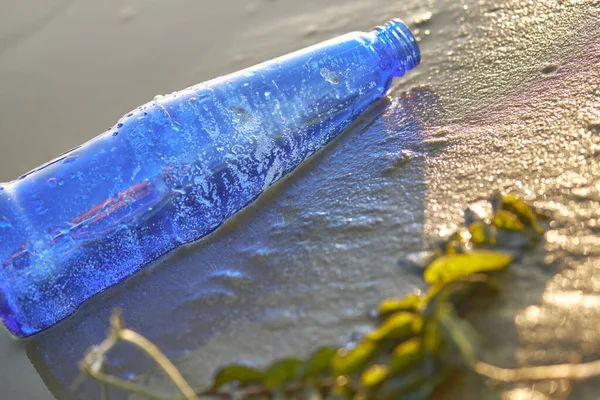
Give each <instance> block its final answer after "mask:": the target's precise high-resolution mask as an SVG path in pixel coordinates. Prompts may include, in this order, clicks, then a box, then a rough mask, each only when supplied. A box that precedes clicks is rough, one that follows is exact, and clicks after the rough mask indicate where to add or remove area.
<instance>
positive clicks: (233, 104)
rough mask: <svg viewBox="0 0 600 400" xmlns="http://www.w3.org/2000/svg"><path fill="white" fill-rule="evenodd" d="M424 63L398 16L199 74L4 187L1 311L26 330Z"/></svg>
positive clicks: (158, 249)
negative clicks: (232, 69) (246, 64)
mask: <svg viewBox="0 0 600 400" xmlns="http://www.w3.org/2000/svg"><path fill="white" fill-rule="evenodd" d="M419 61H420V53H419V49H418V46H417V43H416V41H415V38H414V37H413V35H412V34H411V33H410V31H409V29H408V28H407V27H406V26H405V25H404V24H403V23H402V22H401V21H399V20H393V21H390V22H388V23H387V24H386V25H385V26H383V27H380V28H377V29H376V30H374V31H372V32H369V33H363V32H354V33H349V34H347V35H344V36H340V37H338V38H335V39H332V40H329V41H326V42H323V43H321V44H317V45H315V46H311V47H309V48H306V49H303V50H300V51H297V52H294V53H291V54H288V55H286V56H283V57H280V58H277V59H274V60H272V61H267V62H265V63H263V64H259V65H257V66H254V67H251V68H248V69H245V70H242V71H239V72H236V73H233V74H230V75H227V76H223V77H220V78H217V79H214V80H212V81H208V82H205V83H201V84H198V85H196V86H192V87H190V88H187V89H184V90H182V91H180V92H176V93H173V94H171V95H168V96H158V97H157V98H156V99H155V100H154V101H152V102H150V103H147V104H145V105H143V106H141V107H138V108H137V109H135V110H134V111H132V112H131V113H129V114H127V115H126V116H124V117H123V118H122V119H121V120H119V121H118V123H117V124H116V125H115V126H114V127H113V128H111V129H110V130H109V131H107V132H105V133H103V134H101V135H100V136H98V137H96V138H95V139H93V140H91V141H89V142H87V143H86V144H84V145H82V146H80V147H78V148H76V149H73V150H71V151H70V152H68V153H66V154H64V155H63V156H61V157H59V158H57V159H56V160H53V161H51V162H49V163H48V164H46V165H44V166H42V167H39V168H37V169H35V170H33V171H31V172H29V173H27V174H25V175H23V176H21V177H20V178H19V179H18V180H16V181H13V182H10V183H6V184H2V185H1V186H0V187H1V189H0V316H1V317H2V319H3V321H4V323H5V324H6V326H7V327H8V329H9V330H10V331H11V332H12V333H13V334H15V335H16V336H19V337H25V336H28V335H31V334H34V333H36V332H39V331H41V330H43V329H46V328H48V327H50V326H51V325H53V324H55V323H56V322H58V321H60V320H61V319H63V318H65V317H67V316H68V315H70V314H71V313H73V312H74V311H75V310H76V309H77V307H79V305H81V303H83V302H84V301H85V300H87V299H89V298H90V297H92V296H93V295H95V294H97V293H99V292H101V291H103V290H105V289H107V288H109V287H111V286H112V285H114V284H116V283H118V282H119V281H121V280H123V279H124V278H126V277H127V276H129V275H131V274H133V273H134V272H136V271H138V270H139V269H141V268H143V267H144V266H146V265H148V264H149V263H150V262H152V261H154V260H156V259H157V258H159V257H160V256H162V255H164V254H165V253H167V252H169V251H171V250H173V249H175V248H177V247H179V246H181V245H183V244H186V243H190V242H193V241H195V240H198V239H200V238H202V237H203V236H205V235H206V234H208V233H210V232H212V231H213V230H215V229H216V228H218V227H219V226H220V225H221V224H222V223H223V222H224V221H225V220H226V219H227V218H229V217H230V216H232V215H233V214H235V213H236V212H238V211H239V210H240V209H242V208H244V207H245V206H246V205H248V204H249V203H250V202H252V201H253V200H255V199H256V198H257V197H258V196H259V195H260V194H261V193H262V192H263V191H264V190H265V189H266V188H268V187H269V186H270V185H272V184H273V183H274V182H276V181H277V180H279V179H280V178H281V177H283V176H285V175H286V174H287V173H289V172H290V171H292V170H293V169H294V168H296V167H297V166H298V165H299V164H300V163H301V162H302V161H304V160H305V159H306V158H308V157H309V156H310V155H312V154H313V153H315V152H316V151H317V150H319V149H321V148H322V147H323V146H324V145H325V144H326V143H327V142H329V141H330V140H331V139H333V138H334V137H335V136H336V135H338V134H339V133H340V132H342V131H343V130H344V129H345V128H346V127H348V125H350V123H352V121H354V120H355V119H356V118H357V117H358V116H359V115H360V114H361V113H362V112H364V111H365V110H366V109H367V108H368V107H369V106H371V105H372V104H373V103H374V102H376V101H377V100H378V99H380V98H381V97H383V96H385V94H386V93H387V91H388V90H389V88H390V85H391V82H392V79H393V78H394V77H397V76H401V75H403V74H404V73H405V72H406V71H408V70H410V69H412V68H414V67H415V66H417V64H418V63H419Z"/></svg>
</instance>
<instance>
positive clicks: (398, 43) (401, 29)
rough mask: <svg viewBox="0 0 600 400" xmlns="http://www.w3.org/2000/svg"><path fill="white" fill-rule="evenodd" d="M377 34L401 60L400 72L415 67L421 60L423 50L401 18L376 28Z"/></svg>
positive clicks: (402, 72) (397, 58)
mask: <svg viewBox="0 0 600 400" xmlns="http://www.w3.org/2000/svg"><path fill="white" fill-rule="evenodd" d="M375 35H376V36H377V37H378V38H380V39H381V40H382V41H383V42H384V43H385V44H386V46H387V47H388V49H390V50H391V51H392V56H393V57H394V58H395V59H396V60H398V61H399V66H398V69H399V71H398V72H399V74H400V75H404V72H406V71H408V70H410V69H413V68H414V67H416V66H417V65H419V63H420V62H421V51H420V50H419V45H418V44H417V40H416V39H415V37H414V35H413V34H412V32H411V31H410V29H408V27H407V26H406V24H405V23H404V22H402V20H400V19H393V20H391V21H389V22H387V23H386V24H385V25H383V26H379V27H377V28H375Z"/></svg>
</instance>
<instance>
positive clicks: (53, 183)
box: [46, 178, 57, 188]
mask: <svg viewBox="0 0 600 400" xmlns="http://www.w3.org/2000/svg"><path fill="white" fill-rule="evenodd" d="M46 184H47V185H48V186H49V187H51V188H53V187H56V185H57V182H56V178H50V179H48V181H47V182H46Z"/></svg>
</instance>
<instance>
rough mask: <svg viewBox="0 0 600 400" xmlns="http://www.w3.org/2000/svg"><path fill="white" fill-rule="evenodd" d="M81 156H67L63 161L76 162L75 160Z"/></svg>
mask: <svg viewBox="0 0 600 400" xmlns="http://www.w3.org/2000/svg"><path fill="white" fill-rule="evenodd" d="M78 158H79V157H77V156H68V157H67V158H65V160H64V161H63V164H71V163H74V162H75V161H77V159H78Z"/></svg>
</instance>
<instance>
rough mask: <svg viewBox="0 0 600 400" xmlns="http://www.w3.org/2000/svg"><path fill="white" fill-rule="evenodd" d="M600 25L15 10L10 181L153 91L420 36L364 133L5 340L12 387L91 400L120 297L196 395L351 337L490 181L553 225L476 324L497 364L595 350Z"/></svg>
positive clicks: (277, 11) (278, 3)
mask: <svg viewBox="0 0 600 400" xmlns="http://www.w3.org/2000/svg"><path fill="white" fill-rule="evenodd" d="M32 5H33V6H32ZM426 12H431V17H430V18H428V15H427V14H426ZM598 15H600V10H599V9H598V6H597V5H595V4H594V2H593V1H589V2H563V3H561V5H560V6H559V5H556V4H538V2H526V1H502V2H491V3H485V2H484V3H481V4H480V3H479V2H475V1H465V2H462V3H460V4H454V3H452V2H446V1H432V2H421V1H408V2H389V1H383V0H375V1H371V2H362V1H335V2H329V3H328V5H327V6H326V7H324V6H323V5H322V2H319V1H316V0H312V1H305V2H293V1H288V0H262V1H254V2H242V1H229V2H220V3H219V2H214V3H211V4H210V6H207V5H204V3H203V2H197V1H192V0H177V1H169V2H164V1H157V0H138V1H128V2H122V1H115V0H109V1H104V2H91V1H77V0H70V1H57V0H54V1H49V0H46V1H41V0H36V1H35V2H29V5H28V6H25V5H22V4H20V3H15V4H13V3H10V5H8V4H7V5H5V9H4V10H3V12H2V14H1V15H0V87H2V88H3V90H4V96H2V97H0V132H1V134H0V135H1V136H0V155H1V157H0V163H2V164H1V166H2V168H1V169H0V179H2V180H9V179H13V178H15V177H17V176H18V175H20V174H22V173H24V172H26V171H27V170H29V169H31V168H33V167H35V166H37V165H39V164H41V163H43V162H45V161H47V160H49V159H51V158H53V157H55V156H57V155H59V154H60V153H62V152H64V151H65V150H68V149H69V148H71V147H73V146H75V145H78V144H80V143H82V142H84V141H85V140H88V139H90V138H92V137H94V136H95V135H96V134H98V133H100V132H102V131H103V130H104V129H106V127H108V126H110V125H112V124H113V123H114V122H115V121H116V120H117V119H118V118H119V117H120V116H121V115H123V114H125V113H127V112H128V111H129V110H130V109H132V108H134V107H135V106H137V105H139V104H141V103H144V102H146V101H148V100H149V99H152V98H153V97H154V96H155V95H157V94H164V93H170V92H172V91H174V90H179V89H181V88H183V87H186V86H189V85H191V84H193V83H197V82H200V81H203V80H206V79H209V78H212V77H215V76H218V75H221V74H225V73H227V72H231V71H234V70H237V69H240V68H243V67H246V66H249V65H252V64H255V63H257V62H260V61H262V60H266V59H269V58H272V57H275V56H277V55H280V54H285V53H287V52H289V51H292V50H295V49H298V48H301V47H304V46H306V45H309V44H312V43H315V42H318V41H320V40H324V39H327V38H329V37H332V36H335V35H337V34H341V33H344V32H347V31H351V30H368V29H370V28H371V27H372V26H374V25H376V24H380V23H383V22H385V21H386V20H388V19H390V18H394V17H400V18H403V19H405V20H406V21H407V22H409V23H410V25H411V27H412V28H413V29H415V30H416V32H418V36H419V38H420V45H421V49H422V60H423V61H422V65H421V66H420V67H419V68H418V69H417V70H415V71H414V72H411V73H410V74H409V75H407V76H406V77H404V78H402V79H400V80H399V81H398V82H397V83H396V85H395V86H394V88H393V90H392V91H391V93H390V99H389V100H388V101H387V102H384V103H382V104H381V105H380V108H379V109H378V110H376V111H375V112H374V113H373V114H372V115H371V116H370V118H368V119H367V120H366V121H365V122H364V123H363V125H360V126H357V127H355V128H354V129H352V130H350V131H349V132H346V133H345V134H344V135H343V136H342V137H340V138H339V139H338V140H336V141H334V142H333V143H332V144H331V145H330V146H328V148H327V149H325V151H323V152H321V153H319V154H318V155H317V156H315V157H314V158H313V159H311V160H310V161H309V162H307V163H305V164H303V165H302V166H301V167H300V168H299V170H298V171H296V172H295V173H294V174H292V175H291V176H290V177H289V178H287V179H284V180H283V181H282V182H280V183H279V184H277V185H276V187H274V188H273V189H272V190H270V191H269V192H268V193H266V194H265V195H264V196H262V197H261V198H260V199H259V200H258V201H257V202H256V203H255V204H253V205H252V206H251V207H249V208H248V209H247V210H245V211H243V212H242V213H240V215H238V216H236V217H235V218H233V219H232V220H231V221H229V222H228V223H227V224H225V226H224V227H223V228H222V229H219V230H218V231H217V232H215V233H214V234H213V235H211V236H209V237H208V238H206V239H205V240H202V241H200V242H199V243H197V244H194V245H192V246H189V247H187V248H185V249H182V250H181V251H178V252H175V253H173V254H171V255H170V256H168V257H166V258H165V259H164V260H162V262H159V263H157V264H156V265H155V266H153V267H152V268H149V269H148V271H145V272H143V273H141V274H138V275H136V276H135V277H133V278H132V279H129V280H128V281H127V282H124V283H123V284H122V285H119V286H118V287H116V288H114V289H111V290H109V291H107V292H105V293H103V294H101V295H100V296H97V298H95V299H93V300H92V301H91V302H89V303H88V304H86V305H85V306H84V307H83V308H82V310H81V311H80V312H78V313H77V314H76V315H75V316H73V317H72V318H70V319H69V320H68V321H65V323H62V324H60V325H58V326H57V327H55V328H53V329H51V330H49V331H48V332H46V333H44V334H43V335H40V336H38V337H36V338H34V339H32V340H30V341H28V342H16V341H13V340H12V339H11V338H10V337H9V336H8V334H7V333H6V332H2V333H1V335H0V355H1V357H2V359H3V361H2V363H1V364H0V365H1V367H0V368H1V370H0V388H2V390H3V392H4V393H6V394H7V395H6V396H5V397H6V398H8V399H38V398H39V399H48V398H52V395H51V394H50V392H49V391H48V389H46V385H48V386H49V387H50V390H51V391H52V393H53V394H54V395H56V396H57V397H59V398H61V399H62V398H70V397H72V396H74V397H73V398H93V396H97V395H98V393H99V392H98V388H97V386H94V385H91V384H88V385H85V386H84V387H83V388H82V391H81V392H80V393H78V394H76V395H71V394H67V393H66V392H65V387H66V385H67V384H68V382H70V381H71V380H72V379H73V378H74V376H75V375H76V372H77V371H76V366H75V363H76V360H78V359H79V357H80V356H81V354H82V352H83V351H84V350H85V349H86V348H87V346H89V345H90V344H93V343H97V342H98V341H99V340H101V339H102V336H103V331H104V327H105V326H107V317H108V313H109V311H110V309H111V307H112V306H114V305H119V306H121V307H123V308H124V312H125V316H126V319H127V321H128V323H129V324H130V325H131V327H132V328H134V329H136V330H138V331H140V332H141V333H143V334H145V335H148V336H149V337H150V338H151V339H152V340H154V341H156V342H157V343H158V344H159V345H160V346H161V348H163V349H164V351H165V352H166V353H167V355H169V356H170V357H172V358H173V359H174V360H175V361H176V364H177V366H178V367H179V368H180V369H181V370H182V371H183V373H184V374H185V375H186V377H188V378H189V379H190V380H191V381H192V383H194V384H202V383H205V382H206V379H207V378H208V377H209V376H210V374H211V373H212V371H214V369H215V368H216V367H218V366H220V365H222V364H224V363H227V362H232V361H236V360H246V361H250V362H255V363H259V364H260V363H263V362H266V361H268V360H270V359H272V358H274V357H278V356H283V355H286V354H291V353H296V354H297V353H300V354H304V353H306V352H308V351H310V350H311V349H312V348H314V347H315V346H318V345H321V344H328V343H337V344H339V343H343V342H345V341H347V340H349V339H351V338H352V337H353V335H354V336H356V335H358V334H360V331H361V329H364V328H365V327H366V326H367V325H368V323H369V319H368V317H367V311H368V310H369V309H370V308H372V307H373V306H374V305H375V304H377V301H378V300H379V299H381V298H382V297H384V296H388V295H394V294H396V295H398V294H399V295H401V294H403V293H406V292H408V291H409V290H412V289H413V288H415V287H418V286H419V282H420V280H419V277H418V275H417V273H416V272H415V271H413V270H410V269H405V268H403V267H402V264H399V260H401V259H403V258H406V257H409V256H411V255H413V254H415V253H416V252H418V251H419V250H420V249H421V248H422V247H423V246H424V245H426V244H427V243H428V242H429V241H430V240H432V239H433V238H435V237H437V235H440V234H442V235H443V234H444V233H448V232H450V231H451V230H452V229H453V228H454V227H455V226H456V225H457V224H459V223H460V222H461V218H462V217H461V215H462V209H463V208H464V207H465V205H466V204H467V203H468V202H472V201H478V200H481V199H482V198H484V197H486V196H487V195H488V194H489V193H491V191H492V190H494V189H503V190H516V191H517V192H518V193H520V194H522V195H523V196H525V197H526V198H527V199H528V200H530V201H532V202H533V203H534V204H535V205H537V206H539V207H541V208H543V209H545V210H546V211H548V212H550V213H552V214H553V216H554V218H555V219H556V222H555V223H554V224H553V225H552V226H551V229H550V231H549V232H548V234H547V244H546V246H545V247H544V248H540V249H537V250H536V251H535V252H533V253H532V254H531V255H530V256H528V257H527V258H526V259H524V260H521V261H520V262H519V263H518V264H517V265H516V267H515V268H514V269H513V270H512V272H511V273H510V274H509V276H507V278H506V282H505V284H506V285H507V287H510V288H511V290H510V291H509V293H508V296H507V297H506V298H504V299H503V301H502V302H501V303H502V304H498V305H497V306H496V308H495V309H493V310H492V311H491V312H490V314H489V315H487V316H485V315H484V316H480V318H479V321H478V322H479V324H480V325H481V327H482V329H483V332H484V335H485V336H486V337H487V338H488V339H486V343H485V344H486V348H487V349H488V350H487V352H486V359H488V360H489V361H491V362H495V363H498V364H501V365H505V366H511V365H513V366H516V365H534V364H548V363H559V362H565V361H568V360H571V359H572V358H573V357H574V355H579V354H582V355H584V356H586V357H590V358H597V354H598V353H600V333H599V332H598V330H597V325H598V323H599V322H600V313H599V312H598V308H597V307H595V306H594V305H595V304H597V302H598V301H599V300H598V299H599V298H600V297H599V296H600V285H597V284H596V283H597V281H598V276H600V275H598V272H597V271H598V267H599V266H600V252H599V250H598V249H600V239H599V237H598V226H600V208H599V207H598V201H600V186H599V185H598V180H597V177H598V176H600V170H599V169H600V168H599V166H598V152H599V151H600V150H599V149H600V147H599V146H600V136H599V128H598V126H600V92H599V90H600V79H599V77H598V73H597V71H598V70H600V29H598V27H599V23H600V21H599V20H598ZM423 17H425V18H423ZM367 122H369V123H368V124H367ZM399 160H405V161H402V162H399ZM157 321H160V322H157ZM27 356H29V357H30V358H31V360H32V361H33V362H34V365H35V369H34V367H32V365H31V364H30V362H29V360H28V358H27ZM110 364H111V365H112V366H113V367H114V368H115V371H116V373H119V374H123V376H130V377H131V378H132V379H137V380H140V381H142V382H144V383H147V384H150V385H153V386H156V387H158V388H160V389H165V388H170V386H168V384H167V383H166V382H165V381H164V378H163V377H162V376H161V375H160V374H159V373H157V372H156V371H154V370H153V369H152V366H151V365H149V363H148V362H147V360H145V359H144V358H143V357H139V356H138V355H136V353H135V352H128V351H126V350H123V353H121V354H117V355H115V356H114V359H111V360H110ZM36 370H37V372H39V373H40V374H41V376H42V378H43V380H42V379H41V378H40V377H39V376H38V374H37V373H36ZM455 391H456V392H452V393H449V394H448V397H449V398H474V399H475V398H476V399H479V398H490V396H491V394H490V392H489V390H488V389H487V388H486V387H485V386H484V385H481V384H480V383H478V382H477V381H475V380H473V379H471V378H469V377H467V378H466V379H464V380H461V382H458V384H457V385H455ZM596 392H597V387H594V384H593V383H585V384H579V385H574V386H571V385H568V384H565V383H564V382H563V383H556V382H554V383H552V382H550V383H547V384H543V385H536V386H532V385H531V384H529V385H528V384H523V385H518V386H517V387H514V388H513V387H509V388H507V390H506V393H505V395H506V396H507V398H512V399H517V398H534V396H536V395H538V396H539V395H544V396H547V397H549V398H556V399H562V398H567V397H568V396H569V395H570V396H574V397H572V398H578V399H579V398H581V399H587V398H589V399H592V398H595V393H596ZM469 396H470V397H469ZM519 396H522V397H519ZM523 396H524V397H523ZM111 398H112V397H111ZM115 398H119V397H115Z"/></svg>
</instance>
